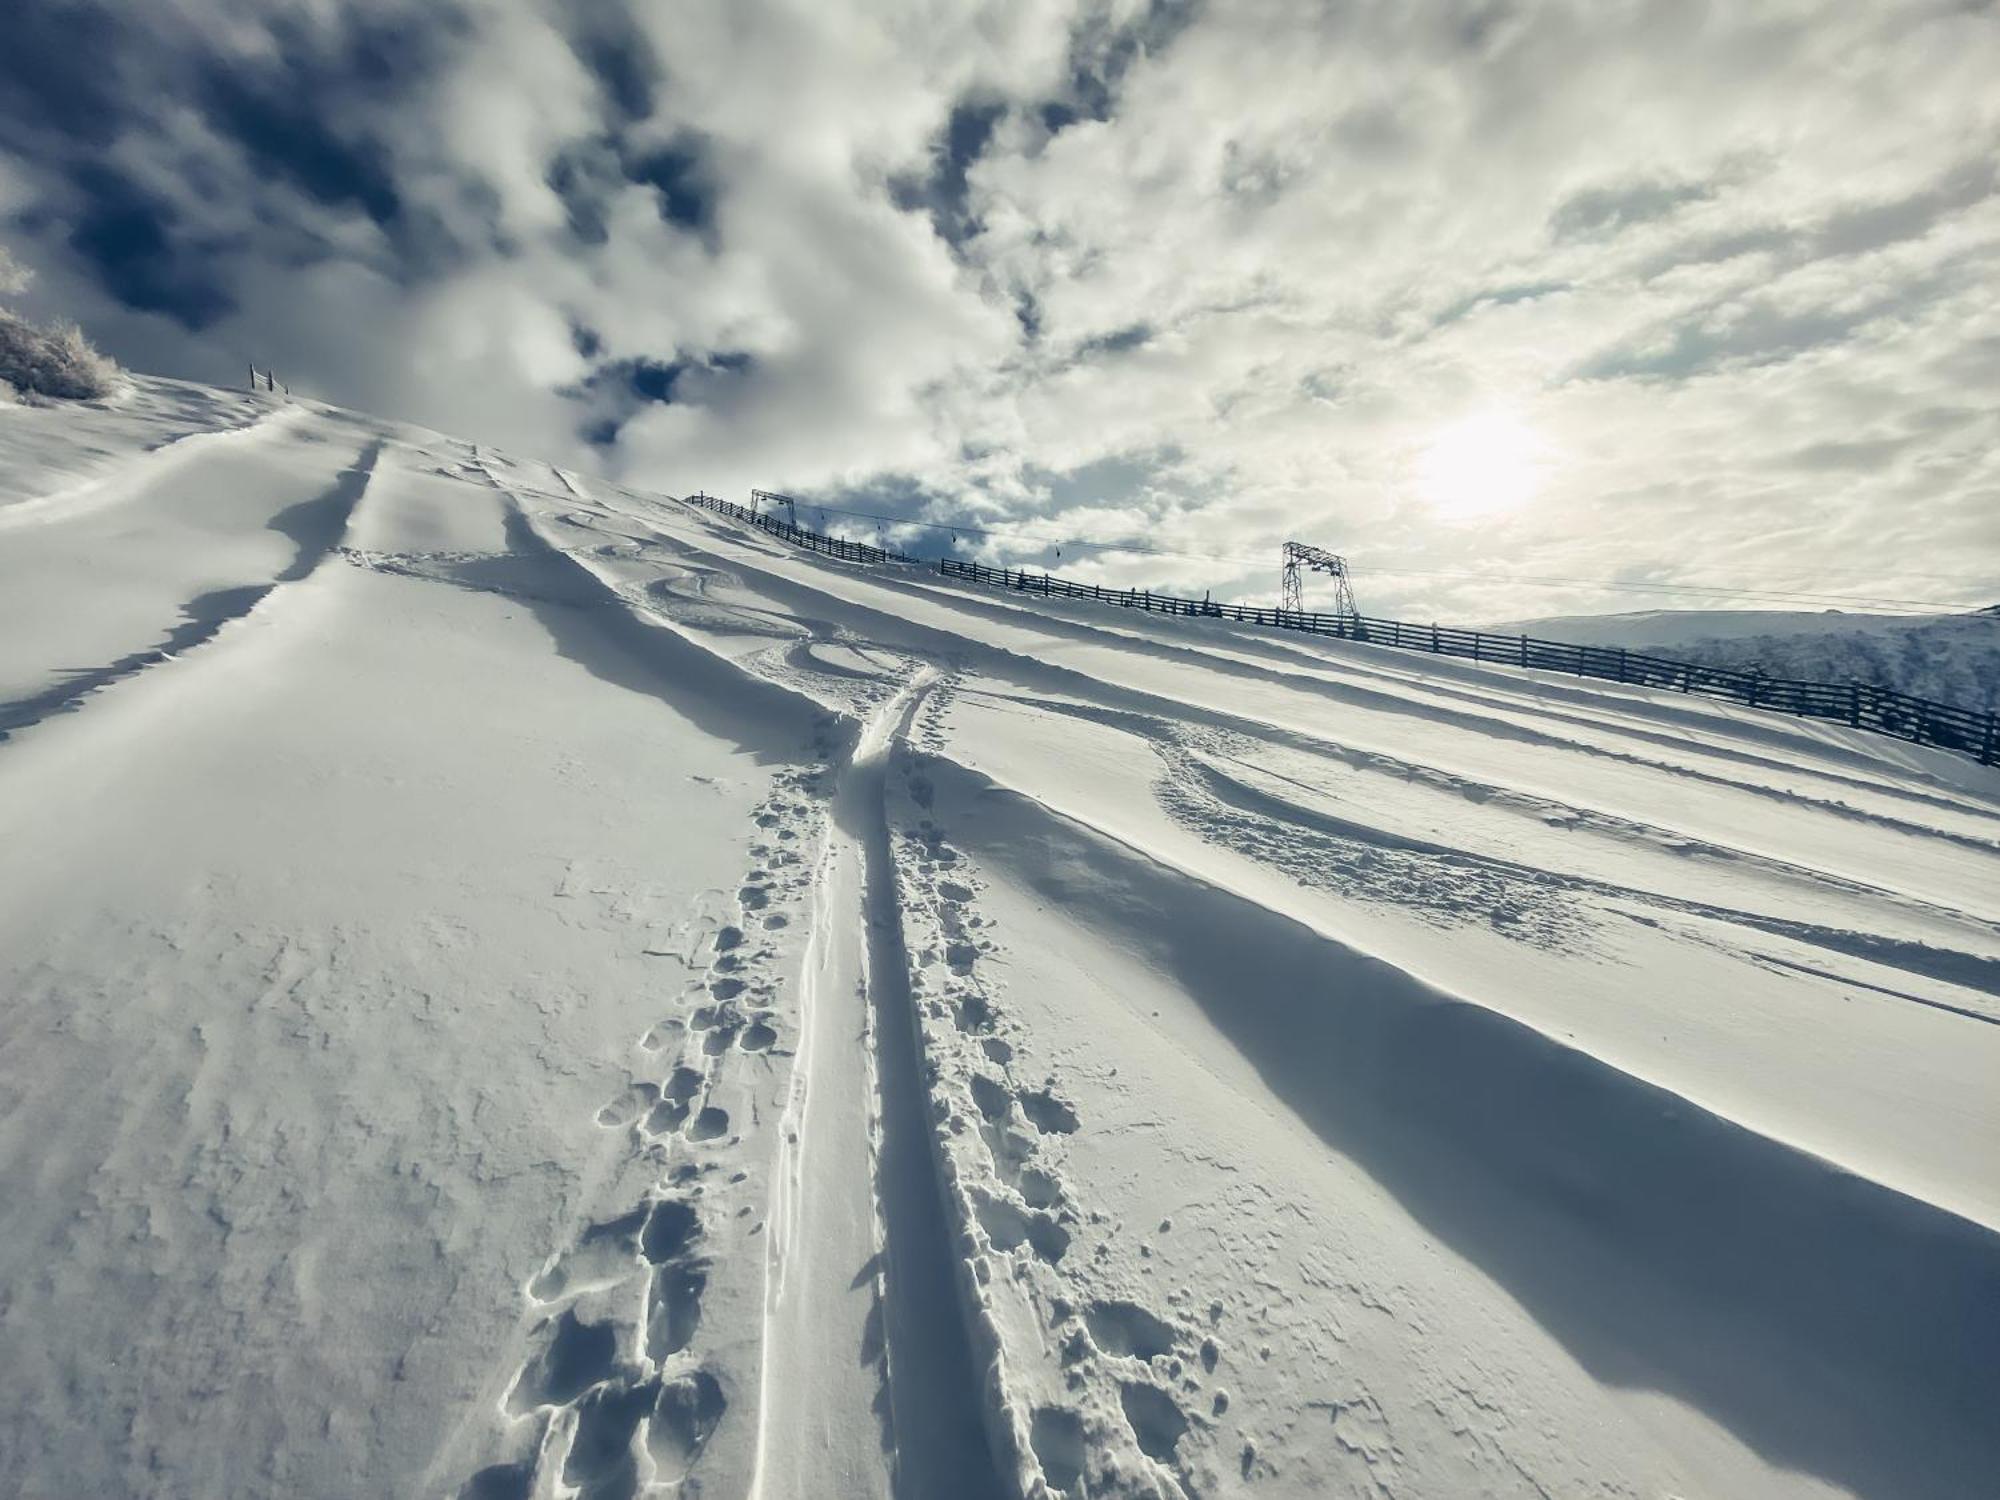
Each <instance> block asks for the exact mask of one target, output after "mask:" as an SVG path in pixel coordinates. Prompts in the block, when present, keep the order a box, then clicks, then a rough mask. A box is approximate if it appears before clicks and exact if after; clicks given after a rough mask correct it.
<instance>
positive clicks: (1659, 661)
mask: <svg viewBox="0 0 2000 1500" xmlns="http://www.w3.org/2000/svg"><path fill="white" fill-rule="evenodd" d="M687 503H688V504H690V505H697V506H700V507H702V508H703V509H705V510H712V511H715V512H717V513H718V514H721V515H726V516H732V517H734V518H735V519H737V520H739V521H743V522H746V523H748V524H749V525H752V526H756V527H758V528H760V529H761V530H764V531H767V532H769V533H770V534H771V535H773V536H775V537H778V538H781V539H782V540H784V541H787V542H791V543H792V544H794V545H795V546H799V547H804V548H806V549H807V550H808V551H812V552H818V553H823V554H825V555H827V556H830V557H838V558H842V559H844V560H846V561H848V562H861V563H908V564H915V565H917V566H921V567H932V566H935V567H936V569H937V571H938V572H939V573H940V574H941V575H943V576H944V577H946V578H958V579H963V580H964V581H966V582H968V583H978V584H986V585H990V586H992V587H995V588H1004V589H1012V590H1014V591H1015V592H1017V593H1023V594H1032V595H1039V596H1041V597H1043V598H1051V599H1089V600H1092V601H1094V602H1096V603H1099V604H1115V605H1118V606H1119V607H1121V608H1124V609H1142V610H1145V611H1147V612H1148V613H1151V614H1160V615H1186V616H1190V617H1194V618H1198V619H1209V620H1233V621H1236V622H1237V623H1239V624H1244V625H1260V626H1263V627H1265V628H1267V629H1272V630H1297V631H1303V632H1305V633H1306V634H1309V635H1329V636H1335V637H1337V638H1339V639H1341V640H1348V641H1361V642H1364V643H1366V644H1368V645H1373V646H1396V647H1400V648H1402V649H1404V650H1408V651H1429V652H1433V653H1435V654H1437V655H1439V656H1458V657H1464V658H1466V659H1468V660H1471V661H1476V662H1490V663H1492V664H1493V665H1495V666H1509V667H1531V668H1534V669H1536V670H1538V671H1544V672H1568V673H1570V674H1572V675H1574V676H1578V677H1597V678H1602V679H1604V680H1606V681H1610V682H1625V683H1632V684H1634V685H1636V686H1640V687H1653V688H1666V689H1669V690H1671V691H1674V692H1680V693H1689V694H1699V695H1701V696H1702V697H1705V698H1720V699H1723V700H1725V701H1727V702H1730V703H1741V704H1745V705H1747V706H1748V707H1751V708H1765V709H1774V710H1776V711H1778V712H1781V713H1789V714H1796V715H1798V716H1800V717H1802V718H1808V719H1829V720H1833V721H1835V722H1837V723H1842V724H1847V725H1849V726H1851V727H1853V728H1856V729H1869V730H1873V731H1875V732H1876V733H1878V734H1887V735H1893V736H1895V737H1896V738H1898V739H1903V740H1909V741H1911V742H1912V743H1914V744H1919V745H1935V746H1937V747H1939V748H1940V749H1944V750H1955V751H1958V752H1959V753H1961V754H1964V755H1969V756H1971V757H1972V758H1973V759H1975V760H1977V761H1978V762H1979V763H1980V764H1981V765H1987V766H1990V765H1992V764H1994V763H1995V760H1996V759H2000V714H1994V713H1991V712H1985V713H1982V712H1979V711H1977V710H1974V709H1969V708H1960V707H1958V706H1956V705H1955V704H1950V703H1937V702H1934V701H1932V700H1931V699H1929V698H1917V697H1913V696H1911V695H1910V694H1908V693H1899V692H1897V691H1896V690H1895V689H1894V688H1885V687H1875V686H1873V685H1871V684H1869V683H1865V682H1847V683H1836V682H1803V681H1798V680H1795V679H1792V678H1788V677H1770V676H1766V675H1765V674H1764V673H1762V672H1739V671H1736V670H1734V669H1733V668H1729V667H1707V666H1702V665H1700V664H1698V663H1695V662H1686V661H1675V660H1673V659H1671V658H1669V657H1663V656H1653V655H1650V654H1647V653H1644V652H1639V651H1628V650H1625V649H1624V648H1623V647H1619V646H1579V645H1574V644H1572V643H1570V642H1568V641H1549V640H1542V639H1540V638H1538V637H1535V636H1528V635H1496V634H1494V633H1493V632H1491V631H1486V630H1461V629H1458V628H1456V627H1454V626H1450V625H1416V624H1411V623H1410V622H1408V621H1405V620H1378V619H1374V618H1372V617H1370V616H1367V615H1358V614H1356V615H1348V614H1316V613H1314V612H1313V611H1311V610H1296V609H1272V608H1266V607H1263V606H1260V605H1254V604H1221V603H1217V602H1216V601H1215V600H1212V599H1188V598H1183V597H1181V596H1179V595H1175V594H1156V593H1153V592H1152V591H1151V590H1149V589H1110V588H1105V587H1103V586H1102V585H1101V584H1095V583H1072V582H1070V581H1069V580H1068V579H1066V578H1057V577H1054V576H1052V575H1051V574H1047V573H1026V572H1022V571H1019V570H1016V569H1009V568H989V567H985V566H983V565H982V564H979V563H971V562H960V561H959V560H958V559H956V558H950V557H947V558H944V559H942V560H941V561H937V562H936V563H933V562H932V561H931V560H929V559H926V558H918V557H911V556H909V555H908V554H907V553H902V552H891V551H889V550H888V549H886V548H882V547H871V546H869V545H868V544H866V543H864V542H850V541H846V540H844V539H842V538H840V537H834V536H828V535H826V534H825V533H824V532H819V531H811V530H808V529H807V528H805V527H803V526H797V525H794V524H792V523H791V522H788V521H780V520H778V519H777V518H776V517H774V516H769V515H765V514H763V513H761V512H758V511H754V510H751V509H750V508H749V507H748V506H743V505H735V504H732V503H731V502H729V501H727V500H718V499H716V498H715V497H714V496H712V495H690V496H688V497H687Z"/></svg>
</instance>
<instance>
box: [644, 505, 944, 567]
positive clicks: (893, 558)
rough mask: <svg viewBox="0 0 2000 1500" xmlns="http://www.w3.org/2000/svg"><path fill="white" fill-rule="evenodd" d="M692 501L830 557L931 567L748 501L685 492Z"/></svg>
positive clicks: (924, 560)
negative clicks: (811, 527) (784, 518)
mask: <svg viewBox="0 0 2000 1500" xmlns="http://www.w3.org/2000/svg"><path fill="white" fill-rule="evenodd" d="M682 499H683V500H684V501H685V503H687V504H689V505H698V506H700V507H701V508H702V509H703V510H712V511H714V512H715V513H716V514H717V515H723V516H732V517H734V518H735V519H736V520H739V521H743V522H747V523H748V524H749V525H752V526H755V527H757V528H759V529H760V530H763V531H768V532H770V533H771V535H772V536H774V537H778V538H779V539H780V540H783V541H787V542H790V543H791V544H792V545H793V546H795V547H803V548H805V549H806V550H807V551H808V552H818V553H821V554H823V555H825V556H827V557H838V558H840V559H842V560H843V561H846V562H859V563H891V562H893V563H917V564H919V565H920V566H923V567H929V566H930V563H929V561H928V560H927V559H925V558H921V557H910V556H908V555H906V554H904V553H901V552H890V551H888V550H886V549H884V548H881V547H871V546H869V545H868V544H867V543H866V542H850V541H847V540H845V539H844V538H842V537H837V536H828V535H827V534H826V533H825V532H823V531H808V530H807V529H806V528H805V527H803V526H795V525H793V524H792V523H791V522H790V521H780V520H779V519H778V518H777V517H776V516H774V515H767V514H765V513H764V512H763V511H758V510H752V509H750V507H749V506H747V505H735V504H732V503H731V502H729V501H727V500H718V499H716V498H715V496H713V495H685V496H683V497H682Z"/></svg>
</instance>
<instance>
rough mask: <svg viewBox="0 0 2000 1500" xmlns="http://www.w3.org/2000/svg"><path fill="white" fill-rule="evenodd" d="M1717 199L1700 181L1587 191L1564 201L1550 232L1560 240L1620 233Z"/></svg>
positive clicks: (1551, 221)
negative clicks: (1687, 206) (1689, 206)
mask: <svg viewBox="0 0 2000 1500" xmlns="http://www.w3.org/2000/svg"><path fill="white" fill-rule="evenodd" d="M1714 196H1715V188H1714V187H1713V186H1711V185H1710V184H1707V183H1700V182H1683V183H1670V182H1628V183H1619V184H1615V185H1611V186H1606V187H1595V188H1586V189H1585V190H1584V191H1582V192H1580V193H1576V194H1573V195H1572V196H1570V197H1568V198H1566V199H1564V200H1563V201H1562V202H1561V203H1559V204H1557V205H1556V209H1555V212H1554V213H1552V214H1550V215H1549V232H1550V233H1551V234H1552V235H1554V236H1555V237H1556V238H1557V239H1559V240H1571V239H1587V238H1597V237H1603V236H1608V235H1613V234H1617V233H1618V232H1619V231H1620V230H1623V229H1629V228H1631V227H1632V226H1633V225H1635V224H1649V223H1651V222H1652V221H1653V220H1655V219H1664V218H1666V217H1667V216H1668V215H1669V214H1671V213H1673V212H1674V211H1675V210H1676V209H1679V208H1682V207H1684V206H1686V205H1687V204H1690V203H1700V202H1702V201H1703V200H1705V199H1708V198H1712V197H1714Z"/></svg>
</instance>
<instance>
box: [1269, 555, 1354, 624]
mask: <svg viewBox="0 0 2000 1500" xmlns="http://www.w3.org/2000/svg"><path fill="white" fill-rule="evenodd" d="M1305 573H1326V574H1329V575H1331V576H1332V578H1333V590H1334V592H1333V612H1334V613H1335V614H1337V615H1358V614H1360V613H1361V611H1360V610H1359V609H1358V608H1356V607H1355V603H1354V590H1353V588H1351V587H1350V586H1349V584H1348V581H1347V576H1348V575H1347V559H1346V558H1344V557H1341V556H1340V555H1339V554H1337V553H1333V552H1328V551H1327V550H1326V549H1325V548H1324V547H1314V546H1311V545H1309V544H1308V543H1305V542H1287V543H1285V571H1284V576H1283V580H1282V588H1281V590H1280V600H1281V603H1282V604H1283V606H1284V608H1286V609H1290V610H1298V611H1301V612H1303V611H1304V609H1305V589H1304V587H1303V577H1302V575H1303V574H1305Z"/></svg>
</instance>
